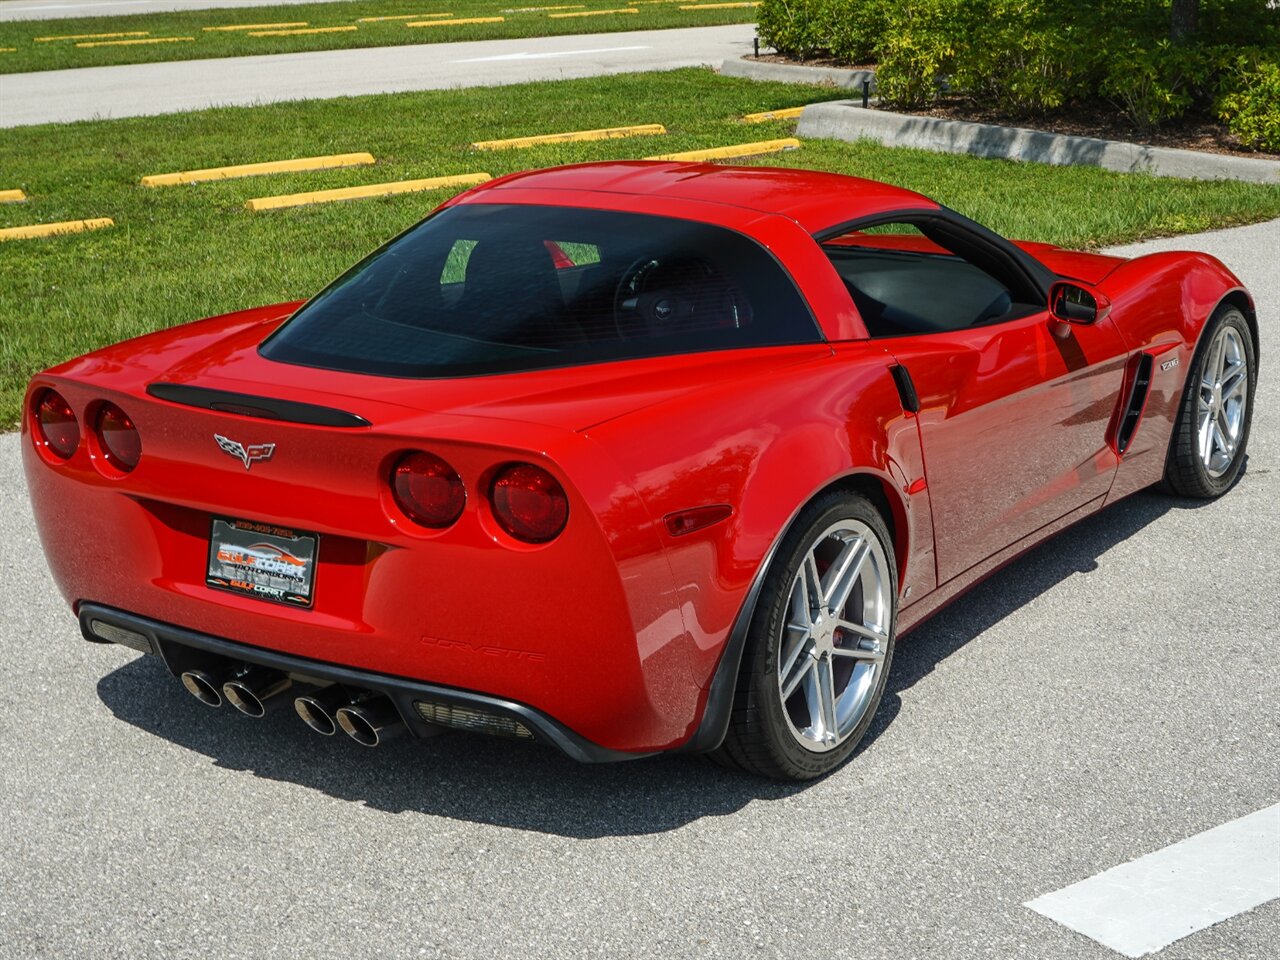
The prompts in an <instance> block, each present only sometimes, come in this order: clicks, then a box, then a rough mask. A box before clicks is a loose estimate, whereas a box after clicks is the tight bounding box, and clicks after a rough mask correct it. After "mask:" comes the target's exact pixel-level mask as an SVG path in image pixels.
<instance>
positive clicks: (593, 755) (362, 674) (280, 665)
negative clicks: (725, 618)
mask: <svg viewBox="0 0 1280 960" xmlns="http://www.w3.org/2000/svg"><path fill="white" fill-rule="evenodd" d="M79 614H80V630H81V632H82V633H83V634H84V637H85V639H86V640H90V641H92V642H94V643H110V642H115V643H121V644H122V645H123V646H128V647H131V648H132V649H135V650H139V651H140V652H142V653H147V654H152V655H155V656H158V657H160V658H161V659H162V660H163V661H164V663H165V665H166V666H167V667H168V669H169V671H170V672H171V673H173V674H174V675H175V676H177V675H178V674H180V673H181V672H182V671H183V670H185V669H189V668H190V667H192V666H195V665H198V664H199V663H200V661H201V660H203V659H207V658H209V657H211V656H213V657H225V658H227V659H230V660H235V661H238V662H241V663H247V664H256V665H259V666H263V667H270V668H272V669H275V670H281V671H283V672H285V673H288V674H291V675H292V676H294V677H295V678H298V679H301V680H309V681H313V682H316V683H320V684H327V683H340V684H343V685H344V686H348V687H357V688H360V689H364V690H370V691H373V692H375V693H381V694H385V695H386V696H387V697H389V698H390V699H391V700H392V701H393V702H394V703H395V705H396V708H397V709H398V710H399V711H400V716H401V717H402V718H403V720H404V721H405V725H406V726H407V727H408V728H409V730H410V731H411V732H412V733H413V734H414V736H416V737H428V736H431V735H433V734H434V733H437V732H439V731H440V729H441V728H440V727H439V726H437V725H435V724H432V723H428V722H427V721H426V720H424V719H423V718H422V716H421V714H420V713H419V712H418V704H429V705H445V706H449V707H464V708H468V709H471V710H475V711H478V712H480V713H482V714H488V715H491V716H497V717H502V718H506V719H509V720H511V721H514V722H515V723H516V724H519V725H520V726H521V727H523V728H524V729H525V730H527V731H528V732H529V733H530V734H532V737H533V739H534V740H536V741H538V742H541V743H544V744H547V745H549V746H553V747H555V748H556V749H558V750H559V751H560V752H561V753H563V754H565V756H567V757H569V758H571V759H573V760H577V761H580V762H583V763H607V762H611V761H616V760H633V759H636V758H637V757H642V756H647V755H648V754H642V753H625V752H622V751H620V750H611V749H608V748H607V747H602V746H600V745H599V744H596V743H592V742H591V741H590V740H587V739H586V738H585V737H582V736H580V735H579V734H577V733H575V732H574V731H572V730H570V729H569V728H568V727H566V726H565V725H564V724H563V723H561V722H559V721H558V720H556V719H555V718H554V717H551V716H548V715H547V714H546V713H543V712H542V711H540V710H536V709H534V708H533V707H530V706H526V705H525V704H522V703H517V702H516V701H514V700H504V699H502V698H499V697H493V696H489V695H487V694H482V693H473V692H471V691H469V690H459V689H456V688H453V687H442V686H438V685H436V684H429V683H423V682H421V681H418V680H410V679H406V678H403V677H395V676H389V675H387V674H382V673H375V672H372V671H368V670H359V669H354V668H351V667H344V666H339V665H335V664H330V663H323V662H321V661H318V660H310V659H307V658H305V657H298V656H293V655H291V654H284V653H277V652H275V651H273V650H264V649H261V648H259V647H252V646H249V645H248V644H244V643H237V642H235V641H233V640H225V639H223V638H221V637H215V636H211V635H209V634H206V633H199V632H197V631H194V630H188V629H186V628H184V627H178V626H174V625H172V624H168V623H163V622H161V621H159V620H152V619H150V618H148V617H140V616H137V615H135V614H132V613H125V612H124V611H121V610H116V609H113V608H111V607H107V606H102V605H100V604H96V603H88V602H86V603H81V604H80V605H79ZM102 625H106V626H107V627H108V628H112V627H113V628H115V629H116V630H117V631H120V630H123V631H126V633H125V634H118V633H117V634H115V635H114V636H113V638H112V639H110V640H109V639H107V638H106V637H105V636H102V635H100V633H99V632H97V631H98V630H101V627H102ZM102 632H103V633H112V631H111V630H109V629H108V630H106V631H102ZM130 635H132V636H130Z"/></svg>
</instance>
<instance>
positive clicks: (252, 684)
mask: <svg viewBox="0 0 1280 960" xmlns="http://www.w3.org/2000/svg"><path fill="white" fill-rule="evenodd" d="M292 685H293V681H292V680H291V679H289V675H288V674H286V673H281V672H280V671H279V670H272V669H270V668H269V667H249V668H248V669H247V670H245V671H243V672H242V673H240V674H238V675H237V676H235V677H233V678H231V679H230V680H228V681H227V682H226V683H224V684H223V685H222V696H223V698H224V699H225V700H226V701H227V702H228V703H229V704H231V705H232V706H233V707H235V708H236V709H237V710H239V711H240V712H241V713H243V714H244V715H245V716H246V717H261V716H265V715H266V712H267V707H268V705H269V703H270V701H271V700H272V698H274V697H277V696H279V695H280V694H282V693H284V692H285V691H286V690H288V689H289V687H291V686H292Z"/></svg>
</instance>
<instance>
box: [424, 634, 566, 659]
mask: <svg viewBox="0 0 1280 960" xmlns="http://www.w3.org/2000/svg"><path fill="white" fill-rule="evenodd" d="M418 639H419V640H420V641H421V642H422V643H425V644H428V645H429V646H432V647H438V648H439V649H441V650H459V651H461V652H462V653H474V654H476V655H477V656H481V657H495V658H499V659H502V660H523V661H524V662H525V663H542V662H543V661H544V660H546V659H547V655H546V654H545V653H537V652H535V651H533V650H517V649H516V648H514V647H499V646H495V645H493V644H478V643H468V642H467V641H466V640H449V639H447V638H445V637H427V636H424V637H419V638H418Z"/></svg>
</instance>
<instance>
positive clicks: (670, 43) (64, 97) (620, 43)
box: [0, 23, 755, 127]
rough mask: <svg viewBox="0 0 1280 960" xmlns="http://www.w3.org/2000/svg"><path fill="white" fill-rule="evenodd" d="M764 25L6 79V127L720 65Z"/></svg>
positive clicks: (1, 123)
mask: <svg viewBox="0 0 1280 960" xmlns="http://www.w3.org/2000/svg"><path fill="white" fill-rule="evenodd" d="M753 36H755V25H754V24H749V23H739V24H731V25H729V26H722V27H689V28H684V29H679V30H639V31H631V32H626V33H598V34H586V35H572V36H557V37H532V38H528V39H521V40H476V41H471V42H467V43H424V44H414V45H412V46H402V47H366V48H363V49H358V50H325V51H320V52H316V53H280V54H273V55H270V56H261V57H227V58H222V59H215V60H177V61H173V62H171V63H139V64H127V65H122V66H115V67H83V68H80V69H77V70H45V71H40V72H36V73H13V74H7V75H5V76H4V77H2V78H0V86H2V87H3V96H0V127H20V126H27V125H29V124H34V123H69V122H71V121H74V120H94V119H107V118H110V117H136V116H149V115H152V114H158V113H176V112H179V111H184V110H201V109H204V108H205V107H216V106H244V105H249V104H258V103H274V102H276V101H280V100H316V99H328V98H331V97H346V96H357V95H360V94H367V93H396V92H400V91H404V90H445V89H450V88H453V87H480V86H484V87H491V86H500V85H504V84H511V83H526V82H528V81H531V80H565V79H571V78H576V77H596V76H603V75H607V74H615V73H636V72H639V71H643V70H675V69H677V68H679V67H696V66H701V65H703V64H716V65H719V64H720V63H721V62H722V61H723V60H724V59H725V58H726V57H737V56H741V55H742V54H744V53H746V52H747V51H748V50H750V48H751V38H752V37H753Z"/></svg>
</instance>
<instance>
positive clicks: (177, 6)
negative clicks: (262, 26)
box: [0, 0, 335, 22]
mask: <svg viewBox="0 0 1280 960" xmlns="http://www.w3.org/2000/svg"><path fill="white" fill-rule="evenodd" d="M327 2H335V0H5V2H3V3H0V22H3V21H5V20H69V19H71V18H73V17H125V16H129V15H130V14H135V13H163V12H165V11H168V10H211V9H213V8H215V7H280V6H286V5H291V4H295V3H327Z"/></svg>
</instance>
